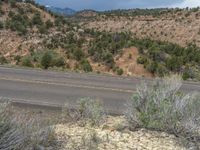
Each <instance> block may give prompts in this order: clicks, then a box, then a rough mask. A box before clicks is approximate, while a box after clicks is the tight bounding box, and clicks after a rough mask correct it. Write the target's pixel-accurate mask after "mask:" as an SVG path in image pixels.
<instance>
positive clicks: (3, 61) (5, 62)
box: [0, 56, 8, 65]
mask: <svg viewBox="0 0 200 150" xmlns="http://www.w3.org/2000/svg"><path fill="white" fill-rule="evenodd" d="M7 63H8V61H7V60H6V58H5V57H4V56H0V64H1V65H3V64H7Z"/></svg>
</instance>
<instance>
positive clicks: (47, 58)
mask: <svg viewBox="0 0 200 150" xmlns="http://www.w3.org/2000/svg"><path fill="white" fill-rule="evenodd" d="M52 60H53V58H52V54H51V53H50V52H45V53H44V55H43V56H42V59H41V66H42V67H43V68H44V69H48V68H49V67H51V66H52Z"/></svg>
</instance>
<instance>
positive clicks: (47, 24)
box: [45, 20, 53, 29]
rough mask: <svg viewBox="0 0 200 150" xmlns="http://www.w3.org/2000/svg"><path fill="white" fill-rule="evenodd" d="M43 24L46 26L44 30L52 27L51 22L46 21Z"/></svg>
mask: <svg viewBox="0 0 200 150" xmlns="http://www.w3.org/2000/svg"><path fill="white" fill-rule="evenodd" d="M45 24H46V28H47V29H49V28H52V27H53V22H51V20H47V21H46V23H45Z"/></svg>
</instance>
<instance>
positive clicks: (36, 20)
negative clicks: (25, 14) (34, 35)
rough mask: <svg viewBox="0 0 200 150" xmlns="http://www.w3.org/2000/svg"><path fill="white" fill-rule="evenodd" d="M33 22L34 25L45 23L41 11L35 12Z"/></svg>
mask: <svg viewBox="0 0 200 150" xmlns="http://www.w3.org/2000/svg"><path fill="white" fill-rule="evenodd" d="M32 24H33V25H43V21H42V18H41V14H40V13H39V12H37V13H35V14H34V16H33V18H32Z"/></svg>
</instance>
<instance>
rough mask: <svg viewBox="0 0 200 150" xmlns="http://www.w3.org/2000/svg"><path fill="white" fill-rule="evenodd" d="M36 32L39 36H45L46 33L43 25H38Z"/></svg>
mask: <svg viewBox="0 0 200 150" xmlns="http://www.w3.org/2000/svg"><path fill="white" fill-rule="evenodd" d="M38 31H39V32H40V33H41V34H46V33H47V32H48V31H47V28H46V26H45V25H38Z"/></svg>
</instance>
